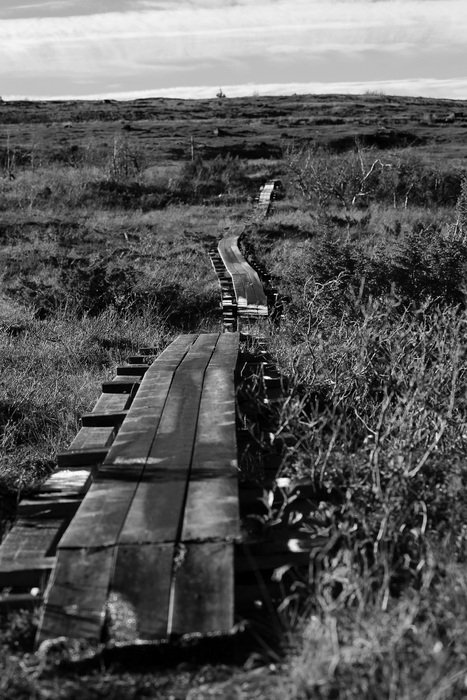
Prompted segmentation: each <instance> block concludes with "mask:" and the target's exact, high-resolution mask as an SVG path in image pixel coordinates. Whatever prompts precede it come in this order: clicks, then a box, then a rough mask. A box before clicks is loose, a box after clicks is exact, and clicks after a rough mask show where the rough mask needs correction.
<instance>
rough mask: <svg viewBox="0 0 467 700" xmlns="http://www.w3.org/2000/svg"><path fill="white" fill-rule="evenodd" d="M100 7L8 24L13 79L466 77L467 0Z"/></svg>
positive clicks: (6, 62) (202, 0) (1, 33)
mask: <svg viewBox="0 0 467 700" xmlns="http://www.w3.org/2000/svg"><path fill="white" fill-rule="evenodd" d="M49 1H50V0H49ZM40 4H42V5H44V2H42V3H40ZM86 4H87V0H83V2H81V3H79V5H80V6H81V7H83V6H85V5H86ZM36 5H37V3H36ZM94 5H95V3H94ZM71 6H72V7H73V2H72V5H71ZM57 7H58V5H57ZM99 7H105V8H108V7H113V8H114V10H115V11H111V12H103V13H99V14H93V15H85V14H81V15H74V16H70V17H64V16H57V17H40V16H38V17H28V18H23V19H10V20H5V21H3V22H0V80H1V82H2V83H3V85H12V82H13V80H14V79H15V78H16V80H17V85H18V86H19V87H18V88H16V90H14V88H13V90H14V91H15V92H17V91H18V89H20V90H21V91H23V90H24V87H23V86H24V85H27V84H28V81H29V83H30V84H31V86H33V85H34V82H35V81H34V78H35V77H37V76H40V77H41V79H42V80H48V81H49V83H55V86H56V89H57V90H58V89H60V90H62V88H61V87H59V86H60V85H61V82H62V81H65V79H66V78H68V79H69V80H71V81H75V84H76V86H77V87H76V89H77V91H78V92H81V91H82V87H80V85H81V86H82V84H83V81H87V80H91V81H94V83H95V85H96V90H97V89H99V88H98V86H99V85H100V86H101V88H100V89H102V90H103V91H105V89H106V85H107V84H108V83H110V82H116V81H121V80H123V82H125V80H126V81H128V82H129V81H130V80H131V79H133V80H135V81H142V80H146V81H151V82H146V86H148V87H149V86H151V87H155V88H158V87H160V88H166V87H177V86H178V85H183V84H185V85H186V84H187V77H188V76H190V80H189V82H190V83H191V82H192V83H193V85H195V84H208V82H211V83H213V84H215V83H227V82H229V83H232V84H234V83H236V84H244V83H245V82H247V81H248V80H249V79H252V80H255V81H257V82H258V83H259V84H266V83H267V82H268V78H269V79H270V77H271V75H274V77H276V78H277V77H278V76H277V75H276V74H277V73H279V74H280V75H279V77H280V80H281V81H282V80H283V81H284V82H289V81H293V82H307V81H308V80H309V79H310V78H312V79H313V78H314V79H317V80H320V81H322V82H326V81H331V82H338V81H339V80H342V81H347V82H348V81H352V80H353V81H354V82H358V81H359V80H360V81H364V80H371V79H376V78H377V77H378V78H380V79H390V78H394V79H396V78H397V79H401V78H408V77H414V78H424V79H427V78H430V77H431V78H437V79H441V78H449V77H459V72H460V71H463V70H464V67H463V66H464V64H465V58H466V57H467V56H466V48H465V36H466V35H467V8H466V7H465V4H464V3H463V2H461V1H460V0H327V1H326V0H293V1H292V0H276V1H275V2H272V1H271V0H268V2H266V0H230V1H226V0H224V2H222V0H216V1H215V2H214V0H196V2H195V1H194V0H193V1H190V0H133V1H132V2H131V4H129V3H128V2H127V0H114V1H113V3H112V5H110V4H109V3H104V4H103V5H102V4H99ZM128 8H132V9H128ZM117 10H118V11H117ZM268 72H269V75H268ZM183 73H185V74H186V78H185V80H183ZM194 73H196V75H194ZM32 89H33V88H32ZM1 90H2V91H3V93H5V88H4V87H2V88H1ZM10 92H11V89H10ZM31 94H32V95H33V94H34V92H32V93H31ZM56 94H59V93H56Z"/></svg>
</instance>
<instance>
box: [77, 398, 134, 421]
mask: <svg viewBox="0 0 467 700" xmlns="http://www.w3.org/2000/svg"><path fill="white" fill-rule="evenodd" d="M110 396H112V394H110ZM127 414H128V411H118V412H113V413H98V412H97V411H93V412H92V413H85V414H84V415H82V416H81V423H82V425H83V427H85V428H104V427H118V426H119V425H120V424H121V423H122V422H123V421H124V419H125V418H126V416H127Z"/></svg>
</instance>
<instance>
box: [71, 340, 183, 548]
mask: <svg viewBox="0 0 467 700" xmlns="http://www.w3.org/2000/svg"><path fill="white" fill-rule="evenodd" d="M193 339H194V336H192V335H190V336H179V338H177V339H176V341H174V342H173V343H172V344H171V345H170V346H169V347H168V348H167V349H166V350H165V351H164V352H163V353H162V354H161V356H160V359H159V360H156V362H154V363H153V365H152V366H151V368H150V369H149V371H148V372H147V373H146V375H145V377H144V379H143V381H142V384H141V388H140V391H139V392H138V394H137V395H136V397H135V399H134V401H133V403H132V405H131V407H130V410H129V413H128V415H127V416H126V418H125V420H124V421H123V423H122V426H121V428H120V431H119V433H118V435H117V438H116V439H115V441H114V443H113V445H112V447H111V449H110V450H109V454H108V456H107V459H106V460H105V464H104V465H102V466H101V468H100V470H99V473H98V476H97V477H96V479H95V481H94V483H93V484H92V486H91V488H90V490H89V492H88V495H87V496H86V498H85V499H84V501H83V503H82V504H81V506H80V508H79V509H78V512H77V513H76V515H75V518H74V519H73V521H72V523H71V525H70V527H69V528H68V530H67V532H66V534H65V536H64V537H63V538H62V541H61V543H60V546H61V547H63V548H82V547H92V546H111V545H114V544H116V543H117V541H118V537H119V534H120V530H121V529H122V526H123V523H124V520H125V517H126V515H127V511H128V508H129V506H130V504H131V501H132V499H133V496H134V493H135V490H136V488H137V484H138V481H139V479H140V476H141V474H142V470H143V468H144V465H145V462H146V459H147V457H148V454H149V451H150V449H151V445H152V442H153V440H154V434H155V432H156V431H157V427H158V423H159V419H160V415H161V414H162V409H163V407H164V404H165V399H166V395H167V393H168V391H169V389H170V384H171V382H172V376H173V373H174V371H175V369H176V367H177V365H178V364H179V363H180V361H181V360H182V359H183V357H184V355H185V354H186V352H187V350H188V349H189V348H190V347H191V345H192V343H193ZM151 508H153V504H151Z"/></svg>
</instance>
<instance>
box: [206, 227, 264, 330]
mask: <svg viewBox="0 0 467 700" xmlns="http://www.w3.org/2000/svg"><path fill="white" fill-rule="evenodd" d="M218 250H219V255H220V256H221V258H222V261H223V263H224V265H225V268H226V270H227V272H228V273H229V275H230V277H231V279H232V284H233V287H234V291H235V296H236V299H237V305H238V312H239V313H241V312H242V311H243V310H248V309H249V312H250V313H252V314H254V315H263V316H267V313H268V304H267V298H266V295H265V293H264V289H263V285H262V284H261V281H260V279H259V277H258V274H257V273H256V272H255V270H254V269H253V268H252V267H251V265H249V264H248V263H247V261H246V260H245V258H244V257H243V255H242V254H241V253H240V250H239V248H238V236H225V237H224V238H223V239H222V240H221V241H220V242H219V246H218Z"/></svg>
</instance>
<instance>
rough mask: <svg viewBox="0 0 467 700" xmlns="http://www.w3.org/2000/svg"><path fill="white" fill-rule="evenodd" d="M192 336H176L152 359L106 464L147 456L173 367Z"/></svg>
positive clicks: (136, 461)
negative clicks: (155, 358)
mask: <svg viewBox="0 0 467 700" xmlns="http://www.w3.org/2000/svg"><path fill="white" fill-rule="evenodd" d="M195 338H196V336H195V335H185V336H179V337H178V338H176V340H174V341H173V342H172V343H171V344H170V345H169V346H168V348H166V349H165V350H164V352H162V353H161V355H160V356H159V357H158V358H157V360H155V361H154V362H153V364H152V365H151V367H150V368H149V369H148V371H147V372H146V374H145V376H144V378H143V380H142V382H141V386H140V388H139V391H138V393H137V394H136V396H135V398H134V400H133V403H132V405H131V410H130V411H129V413H128V415H127V417H126V418H125V420H124V421H123V423H122V425H121V428H120V430H119V432H118V435H117V437H116V439H115V440H114V442H113V445H112V447H111V449H110V450H109V454H108V456H107V458H106V460H105V464H104V468H103V469H102V470H101V474H102V475H104V474H105V473H106V471H109V470H108V469H106V467H107V465H115V464H121V465H124V464H128V463H133V464H141V465H144V464H145V463H146V460H147V458H148V455H149V451H150V449H151V445H152V443H153V441H154V436H155V434H156V432H157V430H158V426H159V421H160V417H161V415H162V411H163V408H164V405H165V402H166V399H167V396H168V392H169V389H170V386H171V383H172V378H173V374H174V372H175V370H176V369H177V367H178V365H179V364H180V362H181V361H182V360H183V358H184V357H185V355H186V353H187V352H188V350H189V349H190V347H191V346H192V344H193V342H194V340H195Z"/></svg>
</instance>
